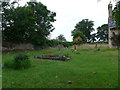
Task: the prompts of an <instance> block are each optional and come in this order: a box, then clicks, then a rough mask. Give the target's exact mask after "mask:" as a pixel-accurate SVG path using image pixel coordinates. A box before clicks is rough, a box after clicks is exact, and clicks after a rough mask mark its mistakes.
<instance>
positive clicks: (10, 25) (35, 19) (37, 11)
mask: <svg viewBox="0 0 120 90" xmlns="http://www.w3.org/2000/svg"><path fill="white" fill-rule="evenodd" d="M17 3H18V2H12V3H9V2H2V9H3V14H2V18H3V20H2V27H3V29H2V32H3V40H4V41H9V42H17V43H19V42H20V43H21V42H32V43H39V44H40V43H43V42H44V40H45V39H46V37H47V36H48V35H49V34H50V32H52V31H53V30H54V27H53V25H52V22H54V21H55V18H54V17H55V16H56V13H55V12H51V11H50V10H48V9H47V7H46V6H45V5H43V4H42V3H41V2H27V4H26V5H25V6H23V7H21V6H19V5H18V6H17V7H15V4H17Z"/></svg>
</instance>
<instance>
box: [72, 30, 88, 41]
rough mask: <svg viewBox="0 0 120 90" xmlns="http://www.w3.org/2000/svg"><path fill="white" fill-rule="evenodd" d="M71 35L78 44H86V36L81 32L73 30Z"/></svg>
mask: <svg viewBox="0 0 120 90" xmlns="http://www.w3.org/2000/svg"><path fill="white" fill-rule="evenodd" d="M71 33H72V36H73V41H76V40H77V42H78V41H79V42H78V43H82V42H86V36H85V35H84V34H83V33H82V32H81V31H78V30H73V31H72V32H71Z"/></svg>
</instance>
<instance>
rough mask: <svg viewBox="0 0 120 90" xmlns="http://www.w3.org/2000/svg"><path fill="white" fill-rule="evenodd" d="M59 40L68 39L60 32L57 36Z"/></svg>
mask: <svg viewBox="0 0 120 90" xmlns="http://www.w3.org/2000/svg"><path fill="white" fill-rule="evenodd" d="M57 40H58V41H66V39H65V37H64V35H63V34H60V35H59V36H58V37H57Z"/></svg>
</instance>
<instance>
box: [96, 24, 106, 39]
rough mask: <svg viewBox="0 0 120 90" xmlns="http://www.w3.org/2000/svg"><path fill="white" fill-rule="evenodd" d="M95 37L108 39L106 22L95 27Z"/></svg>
mask: <svg viewBox="0 0 120 90" xmlns="http://www.w3.org/2000/svg"><path fill="white" fill-rule="evenodd" d="M97 38H98V39H99V41H100V40H102V41H108V24H103V25H102V26H99V27H98V28H97Z"/></svg>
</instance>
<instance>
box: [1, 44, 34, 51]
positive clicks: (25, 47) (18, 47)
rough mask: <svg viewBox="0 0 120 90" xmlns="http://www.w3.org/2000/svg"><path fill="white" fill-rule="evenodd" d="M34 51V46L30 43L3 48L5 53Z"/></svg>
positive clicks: (4, 46)
mask: <svg viewBox="0 0 120 90" xmlns="http://www.w3.org/2000/svg"><path fill="white" fill-rule="evenodd" d="M6 44H7V43H6ZM32 49H34V45H32V44H30V43H22V44H9V45H3V46H2V50H3V51H5V50H32Z"/></svg>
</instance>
